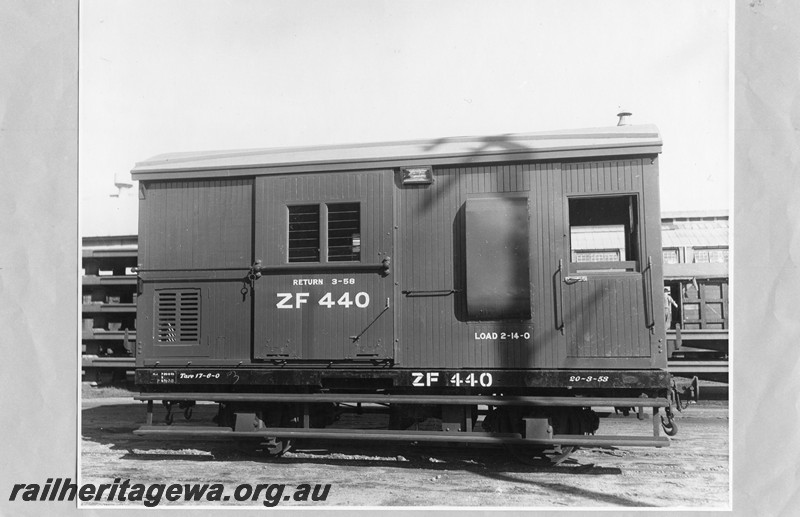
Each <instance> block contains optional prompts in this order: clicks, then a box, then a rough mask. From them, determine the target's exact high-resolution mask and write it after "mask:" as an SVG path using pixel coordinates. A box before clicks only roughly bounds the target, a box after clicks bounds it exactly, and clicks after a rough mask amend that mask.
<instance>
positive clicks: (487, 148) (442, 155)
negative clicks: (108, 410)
mask: <svg viewBox="0 0 800 517" xmlns="http://www.w3.org/2000/svg"><path fill="white" fill-rule="evenodd" d="M661 145H662V143H661V135H660V134H659V132H658V128H657V127H656V126H654V125H635V126H614V127H607V128H590V129H578V130H561V131H548V132H540V133H520V134H501V135H489V136H472V137H453V138H438V139H426V140H410V141H400V142H376V143H366V144H343V145H326V146H309V147H284V148H273V149H244V150H232V151H200V152H187V153H171V154H162V155H158V156H154V157H152V158H150V159H148V160H145V161H142V162H139V163H137V164H136V166H135V167H134V168H133V170H132V171H131V173H132V175H133V176H134V179H139V178H141V177H144V178H146V179H150V178H153V179H154V178H155V176H161V175H160V174H157V175H156V174H154V173H170V172H180V171H224V173H225V174H224V175H226V176H235V175H242V174H243V171H242V172H238V173H235V172H233V171H236V170H241V169H252V168H263V169H267V170H265V171H261V172H260V173H265V172H268V171H269V170H274V169H278V170H275V172H291V171H292V170H294V169H297V172H301V171H307V170H322V169H324V168H330V166H332V165H336V164H339V165H342V166H345V165H346V166H349V167H353V166H359V165H362V166H364V167H383V166H392V165H393V164H394V165H395V166H397V165H399V164H406V163H415V162H416V163H421V162H430V163H433V164H435V163H448V162H449V163H466V162H481V161H489V160H492V161H497V160H514V159H519V160H527V159H554V158H555V159H557V158H561V157H564V158H569V157H573V156H574V157H579V156H592V155H598V156H602V155H610V154H620V153H627V154H654V153H659V152H661ZM325 166H328V167H325ZM333 168H338V167H333Z"/></svg>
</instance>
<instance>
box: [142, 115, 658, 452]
mask: <svg viewBox="0 0 800 517" xmlns="http://www.w3.org/2000/svg"><path fill="white" fill-rule="evenodd" d="M661 146H662V143H661V138H660V135H659V133H658V130H657V128H656V127H655V126H650V125H639V126H616V127H609V128H597V129H586V130H570V131H554V132H546V133H544V132H543V133H529V134H507V135H499V136H487V137H474V138H473V137H470V138H442V139H433V140H418V141H405V142H392V143H377V144H362V145H337V146H325V147H307V148H280V149H266V150H260V149H256V150H244V151H230V152H200V153H182V154H169V155H161V156H156V157H154V158H152V159H149V160H147V161H144V162H141V163H138V164H137V165H136V166H135V168H134V169H133V171H132V175H133V178H134V179H136V180H138V181H139V198H140V216H139V259H138V262H139V265H138V279H139V280H138V282H139V283H138V313H137V329H138V333H137V343H136V383H137V385H138V387H139V389H140V390H141V393H140V394H139V395H138V396H137V399H139V400H143V401H148V412H147V422H146V424H145V425H144V426H143V427H141V428H140V429H138V430H137V431H136V433H138V434H140V435H148V436H228V437H233V438H237V439H241V440H243V441H244V442H247V441H252V442H253V444H258V445H259V446H260V447H263V448H264V450H266V451H267V452H270V453H280V452H282V451H285V450H286V449H287V447H289V445H290V443H291V440H292V439H296V438H307V439H311V438H325V439H328V438H341V439H348V440H407V441H414V442H418V441H434V442H436V441H438V442H474V443H498V444H499V443H503V444H506V445H509V446H513V447H516V448H517V449H519V450H523V451H524V454H528V453H531V452H541V451H542V450H551V451H555V452H557V453H559V452H560V453H562V454H563V453H564V451H569V450H570V449H571V448H573V447H577V446H611V445H619V446H626V445H630V446H656V447H659V446H665V445H668V443H669V439H668V438H667V437H665V436H663V435H661V434H660V431H661V427H662V425H663V426H665V428H666V429H667V430H669V429H672V428H673V427H671V426H672V425H673V423H672V413H671V403H670V386H671V384H670V383H671V379H670V375H669V373H668V372H667V368H666V367H667V349H666V342H665V328H664V326H665V325H664V323H665V322H664V318H663V306H662V301H663V295H662V292H661V291H662V285H663V277H662V264H661V262H662V261H661V237H660V208H659V190H658V184H659V183H658V157H659V154H660V152H661ZM608 231H613V232H615V233H616V234H618V235H621V236H622V237H621V248H620V249H621V250H622V253H621V254H620V255H619V256H617V257H594V258H593V259H591V260H583V261H573V258H574V254H572V253H571V243H572V242H573V241H576V240H581V242H583V243H586V242H587V240H588V241H590V240H591V239H592V236H593V235H599V234H602V232H608ZM582 256H584V257H585V254H583V255H582ZM154 401H156V402H158V401H161V402H162V403H163V405H164V406H165V408H166V409H165V420H166V421H167V424H170V425H164V424H163V423H161V424H154V404H153V402H154ZM197 401H211V402H216V403H218V404H219V406H218V408H219V411H218V414H217V417H216V418H215V419H214V422H213V424H209V425H205V426H198V425H194V424H193V423H192V424H191V425H190V424H189V423H187V422H182V421H181V422H175V425H171V424H172V423H173V419H174V414H175V412H177V409H183V410H184V417H186V418H187V419H188V418H189V417H190V415H191V411H192V409H191V408H192V406H193V405H194V404H195V403H196V402H197ZM597 407H625V408H631V407H633V408H638V410H639V414H640V416H641V415H642V414H643V412H644V408H648V409H647V411H648V415H649V414H650V412H652V426H650V425H649V424H645V425H644V432H643V434H642V435H631V436H614V435H610V436H606V435H602V433H598V432H597V431H598V426H599V419H598V415H597V413H596V412H595V411H594V410H593V409H592V408H597ZM367 409H369V410H370V411H376V410H380V411H384V412H385V413H386V414H385V415H384V417H385V419H384V420H383V421H384V422H385V424H386V425H385V426H384V428H380V429H343V428H341V427H340V426H339V427H337V419H338V418H339V417H340V416H341V414H342V412H345V411H349V410H356V411H365V410H367ZM159 411H161V410H159ZM660 411H663V413H660ZM159 419H160V417H159ZM179 420H180V419H179Z"/></svg>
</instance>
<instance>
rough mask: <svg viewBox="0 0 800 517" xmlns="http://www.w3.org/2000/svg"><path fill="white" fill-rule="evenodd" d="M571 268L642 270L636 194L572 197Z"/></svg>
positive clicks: (591, 271) (570, 223) (570, 199)
mask: <svg viewBox="0 0 800 517" xmlns="http://www.w3.org/2000/svg"><path fill="white" fill-rule="evenodd" d="M568 205H569V241H570V271H571V272H573V273H618V272H625V271H638V270H639V269H640V268H639V258H640V257H639V224H638V214H639V212H638V208H637V200H636V196H634V195H627V196H602V197H575V198H569V199H568Z"/></svg>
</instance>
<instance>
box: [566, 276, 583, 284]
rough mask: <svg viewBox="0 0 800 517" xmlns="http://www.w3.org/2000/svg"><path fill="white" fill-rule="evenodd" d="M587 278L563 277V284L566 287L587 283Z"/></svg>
mask: <svg viewBox="0 0 800 517" xmlns="http://www.w3.org/2000/svg"><path fill="white" fill-rule="evenodd" d="M588 281H589V277H587V276H567V277H564V283H565V284H567V285H572V284H577V283H578V282H588Z"/></svg>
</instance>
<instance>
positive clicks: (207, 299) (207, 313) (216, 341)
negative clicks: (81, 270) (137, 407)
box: [137, 279, 250, 365]
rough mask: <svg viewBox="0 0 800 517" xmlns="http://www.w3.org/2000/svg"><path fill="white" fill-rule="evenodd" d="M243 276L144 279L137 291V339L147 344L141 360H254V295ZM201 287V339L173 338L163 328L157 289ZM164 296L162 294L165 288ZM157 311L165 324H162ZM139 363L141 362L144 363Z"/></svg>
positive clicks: (172, 290) (166, 362)
mask: <svg viewBox="0 0 800 517" xmlns="http://www.w3.org/2000/svg"><path fill="white" fill-rule="evenodd" d="M241 285H242V284H241V282H240V281H238V282H237V281H234V280H231V281H214V280H211V279H209V280H207V281H202V282H198V281H196V280H193V281H174V280H172V281H171V280H166V279H165V280H163V281H146V282H145V283H144V288H143V291H142V295H141V296H140V297H139V300H140V302H139V307H138V312H137V321H138V322H139V325H138V327H139V329H140V330H138V331H137V340H138V342H139V343H140V344H141V346H142V347H143V352H144V353H143V354H141V355H140V357H139V360H141V359H142V357H143V358H146V360H147V362H146V363H142V364H148V365H152V364H153V363H154V362H155V361H159V364H161V365H169V364H180V365H185V364H186V362H187V361H191V362H192V364H194V365H203V364H225V363H227V364H237V363H238V362H242V363H244V364H247V363H249V362H250V298H249V297H243V296H242V294H241V293H240V289H241ZM195 291H196V292H197V296H196V297H193V299H192V303H193V304H194V303H195V302H194V299H195V298H196V299H197V301H198V302H199V304H198V305H199V313H200V321H199V340H197V341H195V342H192V343H180V342H177V340H176V341H174V342H172V341H171V340H170V339H169V338H168V336H167V335H166V334H167V332H165V330H164V328H163V309H162V311H161V314H160V311H159V307H158V301H157V300H158V299H159V293H171V292H195ZM162 297H163V294H162ZM159 316H161V319H162V324H161V325H160V326H159ZM140 365H141V364H140Z"/></svg>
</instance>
